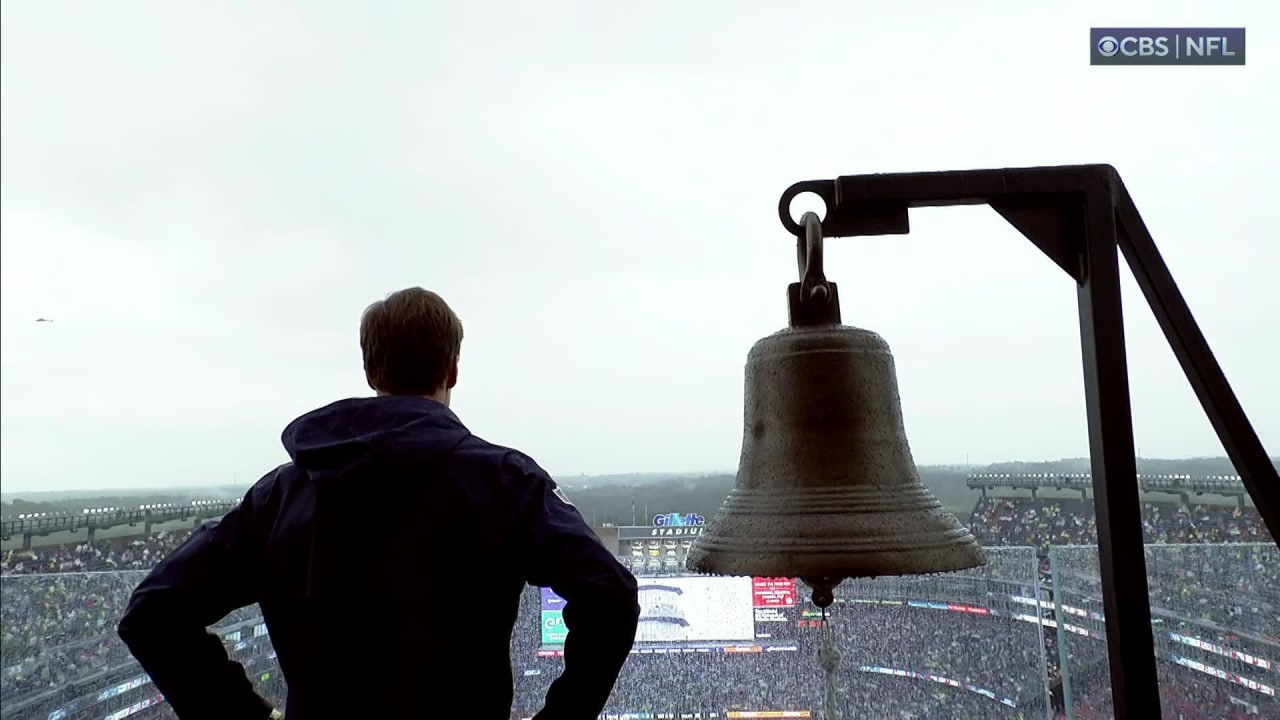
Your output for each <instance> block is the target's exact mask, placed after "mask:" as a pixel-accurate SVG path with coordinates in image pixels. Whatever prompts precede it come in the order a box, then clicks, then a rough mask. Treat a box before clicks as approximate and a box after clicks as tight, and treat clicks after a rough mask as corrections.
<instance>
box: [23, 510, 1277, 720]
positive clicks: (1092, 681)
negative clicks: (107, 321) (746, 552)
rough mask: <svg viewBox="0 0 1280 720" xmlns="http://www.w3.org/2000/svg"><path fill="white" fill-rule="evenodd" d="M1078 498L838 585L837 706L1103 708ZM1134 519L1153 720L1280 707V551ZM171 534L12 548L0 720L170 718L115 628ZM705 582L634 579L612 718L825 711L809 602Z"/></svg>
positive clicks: (238, 632)
mask: <svg viewBox="0 0 1280 720" xmlns="http://www.w3.org/2000/svg"><path fill="white" fill-rule="evenodd" d="M1091 510H1092V508H1091V507H1089V506H1088V505H1087V504H1084V503H1079V501H1072V500H1043V499H1037V500H1032V499H1021V498H1020V499H996V498H988V499H984V500H982V501H981V502H979V503H978V504H977V506H976V507H975V508H974V511H973V513H972V515H971V518H970V521H971V523H970V524H971V525H972V527H973V530H974V532H975V534H977V535H978V537H979V538H980V539H981V540H982V541H983V543H984V545H987V546H988V547H990V548H992V550H991V551H990V563H989V564H988V566H987V567H985V568H980V569H978V570H975V571H969V572H967V573H960V574H955V575H947V576H938V577H927V578H900V579H889V578H883V579H877V580H864V581H856V582H854V581H850V582H846V583H845V584H844V585H842V586H841V587H840V588H839V589H838V595H837V603H836V604H835V605H834V606H833V608H832V609H831V611H830V619H829V623H830V627H831V629H832V631H833V633H834V639H835V642H836V646H837V647H838V648H839V649H840V652H841V654H842V661H841V664H840V667H839V670H838V671H837V688H838V695H839V701H840V703H841V705H842V706H844V707H846V708H848V709H849V712H850V716H851V717H876V718H888V719H897V718H904V719H905V718H937V719H939V720H946V719H948V718H964V719H965V720H973V719H975V718H987V717H991V718H1033V717H1034V718H1044V717H1053V716H1054V712H1055V711H1056V710H1057V709H1060V708H1061V706H1062V704H1063V702H1064V693H1065V691H1066V690H1067V687H1066V686H1068V685H1069V686H1070V688H1069V689H1070V693H1071V695H1072V705H1073V709H1074V711H1075V715H1076V717H1080V718H1086V719H1087V718H1095V717H1096V718H1105V717H1110V705H1109V702H1110V698H1109V693H1110V687H1109V679H1108V674H1107V673H1108V671H1107V654H1106V645H1105V633H1104V624H1103V621H1102V618H1101V604H1100V601H1099V597H1100V589H1099V585H1098V573H1097V551H1096V548H1094V547H1090V546H1089V545H1090V543H1092V542H1094V541H1095V537H1094V534H1093V533H1094V529H1093V522H1092V519H1091V518H1092V512H1091ZM1144 517H1145V528H1146V531H1147V537H1148V542H1150V543H1152V544H1151V545H1149V546H1148V567H1149V573H1150V576H1151V588H1152V607H1153V617H1154V618H1155V622H1156V625H1155V630H1156V638H1157V654H1158V656H1159V659H1160V662H1159V669H1160V676H1161V682H1162V696H1163V700H1164V704H1165V708H1164V710H1165V717H1173V718H1184V719H1185V720H1200V719H1202V718H1203V719H1204V720H1208V719H1209V718H1215V719H1221V718H1259V717H1280V703H1278V702H1277V699H1276V696H1275V692H1276V690H1275V688H1277V687H1280V665H1277V664H1276V661H1277V660H1280V627H1278V626H1280V555H1278V553H1277V550H1276V547H1275V545H1274V544H1272V543H1271V541H1270V538H1269V536H1267V535H1266V534H1265V530H1263V529H1262V528H1261V525H1260V523H1259V521H1258V519H1257V516H1256V515H1255V514H1253V513H1251V512H1249V511H1239V510H1233V509H1231V508H1226V509H1222V508H1215V507H1203V506H1178V505H1174V504H1155V503H1147V504H1146V505H1145V506H1144ZM183 538H184V534H182V533H178V534H174V533H159V534H156V535H153V536H150V537H145V538H128V539H123V540H105V541H100V542H96V543H93V544H91V545H89V544H81V545H74V546H54V547H40V548H36V549H35V550H34V551H10V552H6V553H5V554H4V557H3V559H2V561H0V595H2V597H0V616H2V620H3V623H2V626H3V629H2V632H0V696H2V697H3V699H4V700H3V707H2V708H0V720H10V719H13V720H34V719H36V718H39V720H77V719H78V718H81V717H84V718H107V719H108V720H123V718H126V717H128V718H136V719H138V720H149V719H150V718H169V717H172V713H171V711H170V710H169V709H168V706H167V705H166V704H165V703H164V701H163V698H162V697H160V696H159V695H157V694H156V692H155V688H154V686H152V685H151V684H150V682H149V680H148V679H147V678H146V676H145V674H143V673H142V672H141V670H140V669H139V667H138V666H137V664H136V663H134V662H133V661H132V660H131V658H130V657H129V655H128V652H127V651H126V649H125V648H124V646H123V644H122V643H121V642H120V641H119V640H118V638H116V635H115V631H114V630H115V622H116V620H117V618H118V617H119V616H120V613H121V611H122V610H123V608H124V604H125V603H126V602H127V600H128V596H129V593H130V591H131V590H132V588H133V587H134V586H135V585H136V584H137V582H138V581H139V580H140V579H141V577H142V576H143V574H144V573H145V571H146V569H147V568H148V567H150V566H151V565H152V564H153V563H154V562H155V561H156V559H157V558H159V557H162V556H163V555H164V554H165V553H167V552H169V551H171V550H172V549H173V548H174V547H176V546H177V544H179V543H180V542H182V540H183ZM387 551H388V552H394V549H387ZM1051 561H1052V562H1051ZM1051 569H1052V570H1053V571H1054V572H1050V570H1051ZM1055 573H1056V575H1055ZM703 580H705V579H703V578H679V577H676V578H672V577H670V576H667V577H666V578H665V579H660V578H654V579H652V580H646V579H644V578H642V583H652V584H654V585H655V589H654V590H652V591H650V592H647V593H646V595H648V596H652V597H653V598H655V600H654V608H653V609H652V612H651V614H652V615H653V616H654V617H653V622H655V623H662V622H668V623H676V624H680V628H679V629H678V632H677V631H674V630H669V629H668V630H661V629H660V628H659V629H655V630H654V631H653V633H652V634H651V635H650V636H649V637H650V638H651V640H650V641H647V642H640V643H637V647H636V648H635V651H634V653H633V655H632V658H631V660H630V661H629V662H628V664H627V666H626V668H625V669H624V671H623V674H622V677H621V678H620V679H619V682H618V685H617V687H616V689H615V692H614V694H613V697H612V698H611V700H610V703H609V706H608V707H607V709H606V717H614V716H616V717H621V716H622V715H624V714H627V713H631V714H636V713H678V714H677V715H674V716H673V717H713V716H714V717H718V718H729V717H742V718H746V717H817V715H818V713H817V709H818V708H819V707H820V706H821V692H822V674H821V671H820V670H819V669H818V665H817V661H816V653H817V649H818V640H819V625H820V623H821V621H820V616H819V614H818V613H817V611H816V609H815V608H813V607H812V606H810V605H808V604H807V603H806V602H805V601H804V600H803V597H801V598H800V599H799V601H798V602H796V601H792V602H791V603H790V604H785V603H784V604H783V605H780V606H778V607H777V608H762V607H761V606H760V604H759V603H758V602H753V600H752V593H753V588H754V585H752V583H751V581H750V580H749V579H742V581H743V584H741V585H734V584H733V583H728V584H724V585H723V586H720V585H717V586H715V588H716V589H708V588H711V586H710V585H705V586H703V585H699V583H700V582H701V581H703ZM657 586H660V587H657ZM722 587H723V589H721V588H722ZM735 593H736V595H735ZM799 594H800V595H801V596H803V591H802V590H801V592H800V593H799ZM730 596H732V597H730ZM739 596H740V597H739ZM544 603H545V600H544V597H543V595H542V594H541V593H539V592H538V591H537V590H536V589H532V588H531V589H528V590H527V591H526V593H525V595H524V597H523V598H522V606H521V619H520V622H519V624H518V626H517V631H516V633H515V634H514V636H513V638H512V662H513V667H514V670H515V675H516V689H517V694H516V708H515V712H516V713H517V716H518V717H529V716H531V715H532V714H533V713H534V712H536V711H537V709H538V706H539V704H540V702H541V698H542V695H543V694H544V693H545V691H546V688H547V686H548V685H549V684H550V682H551V681H552V680H553V679H554V678H555V677H556V675H557V674H558V673H559V670H560V668H561V667H562V665H561V662H562V660H561V658H560V657H559V655H558V653H557V645H556V643H555V642H548V640H549V636H548V635H547V634H546V631H544V630H543V621H542V618H545V616H546V615H545V613H544V610H545V607H544V606H543V604H544ZM734 604H741V605H744V607H743V608H742V610H741V612H743V613H746V616H745V617H747V618H749V619H747V620H743V621H742V622H745V623H746V627H747V630H746V632H747V633H748V634H749V635H750V634H754V637H739V635H741V633H742V632H743V628H742V627H736V626H735V627H736V629H721V630H705V629H702V630H700V629H699V627H700V626H699V623H700V622H701V623H703V624H704V626H705V623H706V622H709V621H707V620H699V618H700V617H702V616H701V615H699V612H700V608H703V606H707V605H715V606H716V607H721V606H723V607H729V606H732V605H734ZM1059 605H1060V606H1061V607H1059ZM735 612H736V611H735ZM721 614H722V615H724V614H726V613H721ZM730 614H731V613H730ZM703 615H709V614H708V613H703ZM673 618H675V619H674V620H673ZM1059 620H1061V623H1059ZM717 622H722V623H728V624H724V625H723V627H724V628H729V627H731V626H732V623H731V622H730V620H726V619H724V618H720V619H719V620H717ZM753 622H754V625H752V623H753ZM741 624H742V623H739V626H740V625H741ZM656 627H657V626H656V625H655V628H656ZM708 627H709V626H708ZM717 627H719V626H717ZM216 631H217V632H218V633H219V634H220V635H221V636H222V637H223V638H224V640H225V642H226V644H227V646H228V650H229V652H230V653H231V655H232V657H234V658H236V659H237V660H238V661H240V662H241V663H242V664H244V665H245V667H246V668H247V669H248V671H249V674H250V677H251V678H252V679H253V680H254V682H255V684H256V685H257V687H258V690H259V692H260V693H262V694H263V695H264V696H265V697H267V698H269V699H271V700H272V701H273V702H276V703H277V704H278V705H281V706H283V703H284V695H285V685H284V681H283V678H282V677H281V675H280V672H279V668H278V666H277V665H276V663H275V658H274V654H273V652H272V650H271V647H270V640H269V637H268V636H267V635H266V633H265V626H263V625H262V622H261V617H260V614H259V613H258V612H257V608H255V607H251V608H246V609H244V610H242V611H238V612H236V613H234V614H233V615H232V616H229V617H227V618H225V619H224V620H223V621H221V622H220V623H219V624H218V626H217V628H216ZM353 631H358V630H353ZM673 632H674V633H675V634H674V635H673V634H671V633H673ZM699 633H701V634H699ZM708 633H710V635H708ZM716 633H720V634H721V635H724V636H726V637H724V638H723V639H722V641H717V640H716V639H715V637H712V636H714V635H715V634H716ZM677 635H678V636H679V638H678V640H674V641H665V640H666V639H668V638H674V637H676V636H677ZM728 635H734V636H733V637H727V636H728ZM699 638H701V639H699ZM550 639H552V640H561V639H560V638H555V637H553V636H552V637H550ZM442 651H447V650H444V649H442ZM1064 658H1065V660H1066V662H1065V665H1064V664H1063V659H1064ZM1064 679H1065V680H1066V682H1065V683H1064V682H1063V680H1064ZM1268 690H1269V692H1268ZM286 710H287V708H286ZM743 713H746V714H743ZM750 713H756V714H754V715H752V714H750ZM759 713H766V714H764V715H761V714H759Z"/></svg>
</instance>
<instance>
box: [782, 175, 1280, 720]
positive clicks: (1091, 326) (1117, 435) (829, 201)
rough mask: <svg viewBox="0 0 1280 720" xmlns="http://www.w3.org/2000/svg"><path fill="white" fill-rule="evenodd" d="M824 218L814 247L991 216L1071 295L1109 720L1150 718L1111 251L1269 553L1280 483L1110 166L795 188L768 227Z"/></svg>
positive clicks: (1143, 581) (1154, 700) (1279, 531)
mask: <svg viewBox="0 0 1280 720" xmlns="http://www.w3.org/2000/svg"><path fill="white" fill-rule="evenodd" d="M805 193H813V194H815V195H817V196H819V197H820V198H822V200H823V202H824V203H825V204H826V207H827V212H826V217H824V218H823V219H822V222H821V227H822V236H823V237H853V236H863V235H905V234H908V233H909V232H910V223H909V217H908V211H909V209H910V208H913V207H942V206H950V205H981V204H986V205H990V206H991V207H992V208H993V209H994V210H995V211H996V212H997V213H999V214H1000V215H1001V216H1002V217H1003V218H1004V219H1005V220H1007V221H1008V222H1009V224H1011V225H1013V226H1014V228H1016V229H1017V230H1018V231H1019V232H1021V233H1022V235H1023V236H1024V237H1026V238H1027V239H1028V240H1030V241H1031V242H1032V244H1034V245H1035V246H1036V247H1038V248H1039V249H1040V250H1041V251H1042V252H1043V253H1044V254H1045V255H1046V256H1048V258H1049V259H1050V260H1052V261H1053V262H1054V263H1055V264H1056V265H1057V266H1058V267H1060V268H1061V269H1062V270H1063V272H1065V273H1066V274H1067V275H1069V276H1070V277H1071V278H1072V279H1073V280H1075V281H1076V285H1077V300H1078V305H1079V312H1080V345H1081V351H1082V354H1083V361H1084V391H1085V404H1086V410H1087V416H1088V423H1089V450H1090V459H1091V467H1092V482H1093V497H1094V506H1095V510H1096V515H1097V532H1098V560H1099V569H1100V575H1101V581H1102V597H1103V607H1104V609H1105V612H1106V630H1107V632H1106V635H1107V652H1108V655H1109V661H1110V671H1111V688H1112V695H1113V698H1112V700H1113V702H1114V707H1115V717H1116V718H1117V720H1138V719H1139V718H1142V719H1144V720H1145V718H1149V717H1151V712H1152V709H1153V708H1158V707H1160V688H1159V683H1158V680H1157V676H1156V658H1155V648H1154V642H1153V636H1152V629H1151V608H1150V605H1149V596H1148V588H1147V572H1146V559H1145V557H1144V554H1143V539H1142V516H1141V505H1140V500H1139V492H1138V482H1137V477H1138V472H1137V458H1136V453H1135V452H1134V439H1133V417H1132V414H1131V407H1130V401H1129V378H1128V367H1127V361H1126V353H1125V344H1124V318H1123V310H1122V307H1121V301H1120V272H1119V261H1118V258H1117V252H1116V251H1117V246H1118V247H1119V250H1120V252H1121V253H1122V254H1123V255H1124V257H1125V260H1126V261H1127V262H1128V265H1129V268H1130V270H1131V271H1132V272H1133V275H1134V278H1135V279H1136V280H1137V282H1138V286H1139V287H1140V288H1141V290H1142V294H1143V295H1144V296H1145V297H1146V300H1147V304H1148V305H1149V306H1150V307H1151V311H1152V313H1153V314H1154V315H1155V318H1156V321H1157V322H1158V323H1159V325H1160V328H1161V330H1163V331H1164V335H1165V338H1166V339H1167V340H1168V341H1169V346H1170V347H1171V348H1172V349H1173V353H1174V355H1175V356H1176V357H1177V359H1178V362H1179V363H1180V364H1181V365H1182V369H1183V372H1184V373H1185V374H1186V376H1187V380H1188V382H1189V383H1190V384H1191V387H1192V389H1193V390H1194V391H1195V394H1196V397H1197V398H1198V399H1199V400H1200V405H1201V407H1203V408H1204V411H1205V414H1206V415H1207V416H1208V418H1209V422H1210V423H1212V425H1213V428H1214V430H1215V431H1216V432H1217V434H1218V438H1219V439H1220V440H1221V441H1222V445H1223V447H1224V448H1225V450H1226V452H1227V456H1228V457H1230V458H1231V461H1232V463H1234V465H1235V467H1236V469H1237V471H1238V472H1239V473H1240V479H1241V481H1242V482H1243V483H1244V486H1245V489H1246V490H1247V491H1248V493H1249V496H1250V497H1251V498H1252V499H1253V502H1254V504H1255V505H1256V507H1257V510H1258V514H1259V515H1261V517H1262V520H1263V522H1264V523H1265V525H1266V527H1267V529H1268V530H1269V531H1270V533H1271V537H1272V539H1273V541H1274V540H1277V539H1280V478H1278V477H1277V473H1276V468H1275V466H1274V465H1273V464H1272V462H1271V459H1270V457H1269V456H1268V455H1267V453H1266V451H1265V450H1264V448H1263V446H1262V443H1261V441H1260V440H1259V439H1258V435H1257V433H1256V432H1255V431H1254V429H1253V426H1252V425H1251V424H1250V423H1249V419H1248V418H1247V417H1246V416H1245V414H1244V410H1243V409H1242V408H1241V406H1240V403H1239V401H1238V400H1237V399H1236V396H1235V393H1234V392H1233V391H1232V390H1231V386H1230V384H1228V382H1227V379H1226V376H1225V375H1224V374H1223V372H1222V368H1221V367H1219V365H1218V362H1217V360H1216V359H1215V358H1214V356H1213V353H1212V351H1211V350H1210V348H1209V344H1208V342H1207V341H1206V340H1205V337H1204V334H1203V333H1202V332H1201V331H1200V328H1199V326H1198V325H1197V324H1196V321H1195V318H1194V316H1193V315H1192V314H1191V310H1190V308H1189V307H1188V306H1187V303H1186V301H1185V300H1184V299H1183V297H1182V293H1181V292H1179V290H1178V286H1177V285H1176V284H1175V283H1174V280H1173V276H1172V275H1171V274H1170V272H1169V268H1168V266H1167V265H1165V262H1164V259H1163V258H1162V257H1161V256H1160V253H1159V251H1158V250H1157V248H1156V244H1155V240H1154V239H1153V238H1152V237H1151V233H1150V232H1149V231H1148V230H1147V227H1146V225H1145V224H1144V223H1143V221H1142V216H1141V215H1139V213H1138V209H1137V207H1136V206H1135V205H1134V203H1133V200H1132V198H1131V197H1130V196H1129V192H1128V190H1127V189H1126V188H1125V186H1124V182H1123V181H1122V180H1121V179H1120V175H1119V173H1117V172H1116V170H1115V168H1113V167H1111V166H1110V165H1060V166H1048V167H1031V168H1004V169H992V170H961V171H951V172H923V173H892V174H877V175H846V176H841V177H838V178H835V179H834V180H810V181H804V182H799V183H796V184H794V185H792V186H791V187H789V188H787V190H786V191H785V192H784V193H783V195H782V198H781V200H780V201H779V203H778V215H779V218H780V219H781V220H782V224H783V226H785V227H786V228H787V230H788V231H789V232H791V233H792V234H793V235H795V236H796V237H797V238H798V239H799V241H800V242H801V243H803V242H804V238H805V229H804V227H802V226H801V224H800V223H798V222H797V221H796V220H795V219H793V218H792V216H791V202H792V200H794V199H795V198H796V197H798V196H800V195H802V194H805Z"/></svg>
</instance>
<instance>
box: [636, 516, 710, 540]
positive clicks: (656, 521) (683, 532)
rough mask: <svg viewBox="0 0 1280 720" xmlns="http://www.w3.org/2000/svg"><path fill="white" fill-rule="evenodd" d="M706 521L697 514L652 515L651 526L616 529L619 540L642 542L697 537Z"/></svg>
mask: <svg viewBox="0 0 1280 720" xmlns="http://www.w3.org/2000/svg"><path fill="white" fill-rule="evenodd" d="M706 524H707V519H706V518H704V517H702V516H701V515H699V514H697V513H686V514H681V513H667V514H665V515H654V516H653V524H652V525H639V526H634V527H620V528H618V539H619V540H643V539H645V538H677V537H688V538H692V537H697V536H698V535H701V534H702V531H703V530H704V529H705V527H706Z"/></svg>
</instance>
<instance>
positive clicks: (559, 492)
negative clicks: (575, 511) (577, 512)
mask: <svg viewBox="0 0 1280 720" xmlns="http://www.w3.org/2000/svg"><path fill="white" fill-rule="evenodd" d="M551 492H553V493H555V496H556V497H558V498H560V502H562V503H564V504H565V505H568V506H569V507H573V501H572V500H570V499H569V496H568V495H565V494H564V491H563V490H561V489H560V487H559V486H556V489H554V490H552V491H551Z"/></svg>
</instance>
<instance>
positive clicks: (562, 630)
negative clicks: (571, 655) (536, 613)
mask: <svg viewBox="0 0 1280 720" xmlns="http://www.w3.org/2000/svg"><path fill="white" fill-rule="evenodd" d="M568 636H569V629H568V628H566V627H565V626H564V616H563V614H562V613H561V612H560V611H559V610H543V611H542V644H543V645H563V644H564V639H565V638H566V637H568Z"/></svg>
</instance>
